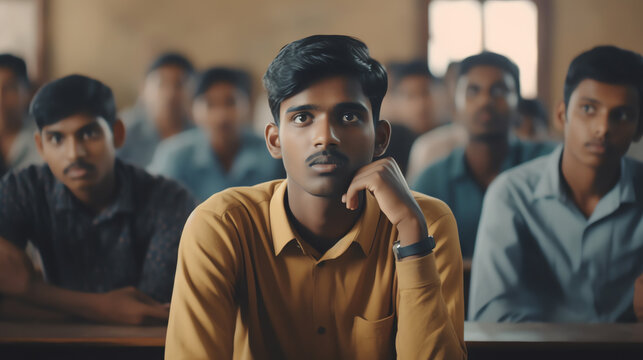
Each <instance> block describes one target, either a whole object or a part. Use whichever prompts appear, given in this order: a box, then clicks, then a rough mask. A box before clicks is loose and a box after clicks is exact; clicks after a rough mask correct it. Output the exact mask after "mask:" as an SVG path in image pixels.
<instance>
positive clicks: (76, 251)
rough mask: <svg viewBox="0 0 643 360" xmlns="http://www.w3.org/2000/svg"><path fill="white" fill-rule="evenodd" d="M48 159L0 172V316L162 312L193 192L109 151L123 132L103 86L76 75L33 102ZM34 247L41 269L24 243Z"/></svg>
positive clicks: (120, 317)
mask: <svg viewBox="0 0 643 360" xmlns="http://www.w3.org/2000/svg"><path fill="white" fill-rule="evenodd" d="M31 114H32V116H33V117H34V119H35V121H36V124H37V126H38V131H37V133H36V135H35V140H36V145H37V148H38V151H39V152H40V155H42V157H43V158H44V159H45V161H46V165H40V166H36V165H33V166H30V167H28V168H26V169H24V170H22V171H19V172H12V173H10V174H9V175H7V176H5V177H4V178H3V179H2V180H1V181H0V254H2V255H0V272H2V273H3V275H2V276H0V289H4V291H6V294H9V295H13V296H12V297H9V296H6V297H4V298H3V299H0V300H1V301H2V304H0V305H1V306H0V317H10V318H23V319H24V318H26V319H43V318H46V319H52V318H55V319H65V318H72V317H80V318H84V319H88V320H92V321H97V322H105V323H124V324H140V323H143V322H145V321H146V320H147V319H148V318H154V319H159V320H165V319H167V316H168V307H167V305H165V304H166V303H167V302H169V301H170V297H171V293H172V284H173V279H174V272H175V268H176V259H177V249H178V244H179V238H180V235H181V231H182V229H183V224H184V223H185V220H186V219H187V217H188V215H189V214H190V212H191V211H192V209H193V207H194V205H195V202H194V200H193V199H192V197H190V196H189V194H188V192H187V191H186V190H185V189H183V188H182V187H181V186H179V185H178V184H177V183H175V182H174V181H170V180H166V179H163V178H160V177H153V176H151V175H149V174H148V173H146V172H145V171H143V170H141V169H139V168H137V167H134V166H131V165H128V164H125V163H123V162H122V161H120V160H118V159H116V158H115V149H116V148H118V147H119V146H120V145H122V143H123V141H124V139H125V128H124V126H123V123H122V122H121V121H120V120H119V119H117V117H116V105H115V104H114V97H113V95H112V91H111V90H110V89H109V87H107V86H105V85H104V84H102V83H101V82H99V81H97V80H94V79H91V78H87V77H85V76H80V75H71V76H67V77H64V78H62V79H59V80H55V81H53V82H51V83H49V84H47V85H45V86H44V87H43V88H41V89H40V90H39V91H38V93H37V94H36V96H35V97H34V99H33V101H32V103H31ZM28 240H29V241H31V242H32V243H33V244H34V246H35V247H36V248H37V249H38V251H39V252H40V255H41V257H42V262H43V265H44V266H43V269H42V270H43V271H44V279H43V278H42V277H38V276H35V275H34V273H33V271H32V270H31V264H29V262H28V260H26V256H25V255H24V253H22V251H21V250H22V249H24V248H25V246H26V243H27V241H28Z"/></svg>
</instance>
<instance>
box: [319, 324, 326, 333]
mask: <svg viewBox="0 0 643 360" xmlns="http://www.w3.org/2000/svg"><path fill="white" fill-rule="evenodd" d="M325 332H326V328H325V327H323V326H320V327H319V328H317V333H318V334H319V335H323V334H324V333H325Z"/></svg>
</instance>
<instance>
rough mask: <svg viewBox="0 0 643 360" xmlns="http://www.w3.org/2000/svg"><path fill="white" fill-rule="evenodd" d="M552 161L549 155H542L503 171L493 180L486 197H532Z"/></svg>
mask: <svg viewBox="0 0 643 360" xmlns="http://www.w3.org/2000/svg"><path fill="white" fill-rule="evenodd" d="M550 161H551V159H550V157H549V156H540V157H537V158H535V159H533V160H529V161H526V162H524V163H522V164H520V165H518V166H516V167H513V168H511V169H509V170H506V171H504V172H502V173H501V174H500V175H498V177H497V178H496V179H494V180H493V182H491V184H490V185H489V188H488V189H487V193H486V194H485V197H488V198H495V199H498V198H505V199H506V198H508V197H514V198H515V197H521V198H532V197H533V193H534V191H535V190H536V186H537V185H538V183H539V182H540V181H541V179H542V178H543V176H545V174H547V169H548V168H549V166H548V165H549V162H550Z"/></svg>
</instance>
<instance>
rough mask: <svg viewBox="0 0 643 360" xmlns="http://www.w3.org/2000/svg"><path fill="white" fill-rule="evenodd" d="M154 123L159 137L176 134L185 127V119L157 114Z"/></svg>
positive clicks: (165, 137)
mask: <svg viewBox="0 0 643 360" xmlns="http://www.w3.org/2000/svg"><path fill="white" fill-rule="evenodd" d="M154 123H155V124H156V129H157V131H158V133H159V136H160V137H161V139H167V138H169V137H170V136H172V135H176V134H178V133H180V132H181V131H183V129H184V128H185V120H184V119H183V118H180V117H179V118H176V117H166V116H157V118H156V119H155V121H154Z"/></svg>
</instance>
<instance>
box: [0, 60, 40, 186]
mask: <svg viewBox="0 0 643 360" xmlns="http://www.w3.org/2000/svg"><path fill="white" fill-rule="evenodd" d="M30 98H31V96H30V85H29V77H28V76H27V66H26V64H25V62H24V60H23V59H21V58H19V57H17V56H14V55H11V54H0V176H2V175H3V174H4V173H5V172H7V171H9V170H20V169H22V168H24V167H26V166H28V165H31V164H37V163H42V158H41V157H40V155H38V150H37V149H36V144H35V143H34V140H33V135H34V132H35V129H36V127H35V125H34V122H33V120H31V119H30V118H29V117H28V115H27V114H28V107H29V100H30Z"/></svg>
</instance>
